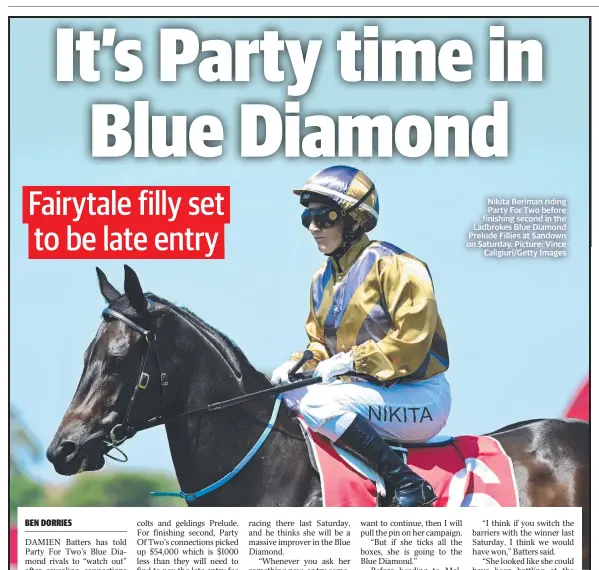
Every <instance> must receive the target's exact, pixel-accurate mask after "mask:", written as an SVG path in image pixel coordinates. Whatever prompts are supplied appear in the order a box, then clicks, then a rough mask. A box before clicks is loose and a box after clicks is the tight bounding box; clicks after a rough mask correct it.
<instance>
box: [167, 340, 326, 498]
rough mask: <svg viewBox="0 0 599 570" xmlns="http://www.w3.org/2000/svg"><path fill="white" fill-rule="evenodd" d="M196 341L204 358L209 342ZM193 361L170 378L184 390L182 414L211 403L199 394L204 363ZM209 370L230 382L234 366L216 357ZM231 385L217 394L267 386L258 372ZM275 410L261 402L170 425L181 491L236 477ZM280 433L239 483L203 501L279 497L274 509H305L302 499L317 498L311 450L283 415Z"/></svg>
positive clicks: (273, 435)
mask: <svg viewBox="0 0 599 570" xmlns="http://www.w3.org/2000/svg"><path fill="white" fill-rule="evenodd" d="M195 342H197V343H198V346H197V350H198V352H197V354H205V352H206V347H205V346H202V344H203V343H205V339H201V338H200V336H199V335H198V338H197V339H195ZM202 348H203V349H204V350H203V351H202ZM191 360H192V359H181V362H180V365H179V369H178V370H175V371H173V372H174V373H173V372H171V374H170V375H169V376H170V378H171V380H170V384H171V385H173V386H177V387H178V388H179V393H178V394H177V405H176V407H177V408H178V412H177V413H181V412H184V411H189V410H193V409H197V408H200V407H203V406H205V405H206V404H207V403H208V402H205V401H199V397H198V391H197V390H194V386H197V385H198V384H197V383H199V382H202V381H204V382H205V381H206V379H205V378H202V374H203V371H202V369H201V368H200V366H199V364H198V363H192V362H190V361H191ZM210 368H211V371H212V373H213V374H215V375H218V376H221V374H222V376H221V378H224V379H227V378H231V364H230V363H227V362H225V361H224V360H223V361H219V359H218V358H215V359H214V363H213V364H212V365H211V367H210ZM223 382H225V380H223ZM227 383H228V384H229V385H228V386H224V385H221V386H219V390H218V391H219V392H220V393H221V394H223V395H224V397H225V398H232V397H235V396H239V395H242V393H248V392H254V391H257V390H259V389H263V388H266V387H267V386H264V380H263V377H262V376H261V375H259V373H257V372H256V371H254V370H245V371H242V377H241V378H231V380H230V382H229V381H227ZM219 399H220V398H219ZM273 405H274V401H273V400H272V399H271V398H260V400H257V401H252V402H249V403H246V404H244V405H243V408H242V407H238V406H236V407H233V408H229V409H226V410H223V411H219V412H214V413H210V414H207V415H205V416H203V417H202V416H200V415H197V416H191V417H189V418H188V419H186V420H181V421H178V422H174V423H172V424H169V425H168V427H167V436H168V440H169V446H170V449H171V456H172V458H173V464H174V467H175V471H176V474H177V479H178V480H179V484H180V486H181V489H182V490H183V491H184V492H186V493H193V492H196V491H198V490H200V489H203V488H205V487H207V486H209V485H211V484H212V483H214V482H215V481H218V480H219V479H221V478H222V477H223V476H225V475H227V474H228V473H229V472H231V471H232V470H233V469H234V468H235V466H236V465H237V464H238V463H239V462H240V461H241V459H242V458H243V457H244V456H245V455H246V454H247V453H248V451H249V450H250V449H251V447H252V446H253V445H254V443H255V442H256V441H257V440H258V438H259V437H260V435H261V434H262V433H263V432H264V430H265V428H266V425H267V423H268V421H269V419H270V416H271V413H272V410H273ZM277 428H279V429H281V431H276V432H273V433H271V435H270V436H269V438H268V439H267V441H266V442H265V444H264V445H263V446H262V448H261V449H260V450H259V451H258V453H257V454H256V456H255V457H254V458H253V459H252V461H250V463H249V464H248V465H247V466H246V467H245V468H244V469H243V472H242V473H241V474H240V475H238V476H237V477H236V479H235V480H232V481H231V482H230V483H227V484H225V486H224V487H223V488H222V489H220V490H219V491H215V492H214V493H211V494H209V495H207V496H205V497H204V498H203V499H201V500H200V501H199V502H200V503H201V504H204V505H211V504H212V505H219V506H228V505H230V506H244V505H246V506H252V505H268V504H271V503H272V500H273V497H276V499H275V504H290V505H295V504H305V502H306V500H305V499H304V498H302V496H301V494H302V493H304V494H305V495H306V496H309V495H310V494H312V495H313V494H314V490H313V489H311V488H310V487H314V474H313V473H312V471H311V467H310V461H309V457H308V453H307V449H306V445H305V443H304V441H303V440H301V438H300V437H299V436H300V432H299V429H298V426H297V425H296V424H294V423H293V422H291V420H289V418H288V417H287V415H286V413H285V412H284V411H281V412H280V413H279V416H278V422H277ZM277 475H282V476H281V477H277ZM273 477H274V479H272V480H269V479H271V478H273ZM248 478H250V479H249V481H248ZM308 479H310V481H309V482H308ZM243 481H246V482H248V483H249V485H245V486H244V487H245V488H243V489H242V488H240V486H239V484H238V483H239V482H241V483H242V482H243Z"/></svg>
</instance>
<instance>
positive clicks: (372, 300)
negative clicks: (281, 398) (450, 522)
mask: <svg viewBox="0 0 599 570" xmlns="http://www.w3.org/2000/svg"><path fill="white" fill-rule="evenodd" d="M294 193H295V194H297V195H299V196H300V202H301V204H302V205H303V206H304V207H305V210H304V211H303V213H302V224H303V225H304V227H305V228H306V229H308V230H309V231H310V233H311V234H312V237H313V238H314V239H315V241H316V244H317V247H318V249H319V251H321V252H322V253H323V254H324V255H325V256H327V257H328V259H327V260H326V262H325V263H324V265H323V266H322V267H321V268H320V270H319V271H317V272H316V274H315V275H314V277H313V279H312V286H311V295H310V312H309V315H308V319H307V323H306V332H307V334H308V339H309V344H308V349H309V350H311V351H312V352H313V354H314V360H313V361H311V362H308V363H306V364H305V365H304V367H303V368H304V370H312V369H314V374H315V375H316V376H321V377H322V383H319V384H315V385H312V386H307V387H304V388H298V389H297V390H293V391H290V392H287V393H286V394H285V401H286V403H287V405H288V406H289V407H291V408H292V409H296V410H297V409H299V413H300V414H301V415H302V416H303V418H304V420H305V421H306V423H307V424H308V425H309V426H310V428H311V429H313V430H314V431H317V432H319V433H321V434H323V435H325V436H326V437H328V438H329V439H331V440H332V441H333V442H335V443H336V445H339V446H341V447H343V448H345V449H348V450H350V451H352V452H353V453H355V454H356V455H358V456H359V457H360V458H362V459H363V460H364V461H365V462H366V463H367V464H368V465H369V466H370V467H372V468H373V469H374V470H375V471H376V472H377V473H379V474H380V475H381V476H382V477H383V478H384V479H385V481H386V482H387V484H389V485H390V486H391V487H392V488H393V489H394V497H393V500H392V503H391V504H392V506H400V507H417V506H429V505H431V504H432V503H434V501H435V500H436V499H437V497H436V496H435V492H434V491H433V489H432V487H431V486H430V484H429V483H428V482H426V481H425V480H423V479H422V478H421V477H420V476H419V475H417V474H416V473H414V472H413V471H412V470H411V469H410V468H409V467H408V466H407V465H406V464H405V462H404V460H403V458H402V457H401V456H400V455H399V454H396V453H395V452H394V451H393V450H392V449H391V448H390V447H389V445H388V444H387V442H386V441H385V440H384V439H383V438H387V439H394V440H399V441H401V442H405V443H410V442H414V443H416V442H423V441H425V440H427V439H429V438H431V437H433V436H435V435H436V434H438V433H439V432H440V431H441V429H443V427H444V426H445V423H446V421H447V417H448V415H449V411H450V408H451V392H450V388H449V384H448V382H447V380H446V379H445V375H444V372H445V370H447V368H448V366H449V355H448V349H447V340H446V336H445V330H444V328H443V324H442V322H441V318H440V317H439V314H438V312H437V303H436V300H435V294H434V290H433V283H432V280H431V276H430V273H429V271H428V267H427V265H426V264H425V263H424V262H422V261H420V260H419V259H417V258H415V257H414V256H412V255H410V254H409V253H406V252H405V251H403V250H401V249H400V248H398V247H396V246H394V245H392V244H390V243H387V242H382V241H370V240H369V239H368V237H367V236H366V233H367V232H369V231H371V230H372V229H373V228H374V227H375V226H376V224H377V221H378V215H379V201H378V196H377V191H376V189H375V186H374V184H373V182H372V181H371V180H370V179H369V178H368V177H367V176H366V175H365V174H364V173H363V172H362V171H360V170H358V169H356V168H352V167H349V166H332V167H329V168H325V169H324V170H321V171H319V172H317V173H316V174H314V175H313V176H312V177H311V178H310V179H309V180H308V181H307V182H306V184H305V185H304V187H303V188H302V189H300V190H294ZM301 356H302V353H301V352H298V353H294V354H293V355H292V356H291V359H290V360H288V361H287V362H285V363H284V364H283V365H281V366H279V367H278V368H276V369H275V370H274V371H273V374H272V378H271V382H272V384H273V385H278V384H281V383H287V382H289V372H290V370H291V369H292V368H293V366H294V365H295V364H296V363H297V361H298V360H299V359H300V358H301Z"/></svg>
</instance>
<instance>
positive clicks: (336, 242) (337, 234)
mask: <svg viewBox="0 0 599 570" xmlns="http://www.w3.org/2000/svg"><path fill="white" fill-rule="evenodd" d="M326 205H327V204H324V203H322V202H310V203H309V204H308V208H322V207H323V206H326ZM308 230H310V233H311V234H312V237H313V238H314V239H315V240H316V244H317V246H318V251H320V252H321V253H324V254H328V253H332V252H333V251H335V250H336V249H337V248H338V247H340V246H341V244H342V243H343V219H342V218H339V220H337V222H335V224H334V225H333V226H332V227H330V228H320V227H318V226H317V225H316V224H315V223H314V221H312V223H311V224H310V226H309V227H308Z"/></svg>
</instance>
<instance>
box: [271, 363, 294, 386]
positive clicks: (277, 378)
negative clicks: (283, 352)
mask: <svg viewBox="0 0 599 570" xmlns="http://www.w3.org/2000/svg"><path fill="white" fill-rule="evenodd" d="M296 364H297V360H288V361H287V362H284V363H283V364H281V366H279V367H278V368H275V369H274V370H273V371H272V376H271V378H270V383H271V384H272V385H273V386H279V385H280V384H290V383H291V380H290V379H289V372H290V371H291V369H292V368H293V367H294V366H295V365H296Z"/></svg>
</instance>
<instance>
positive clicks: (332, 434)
mask: <svg viewBox="0 0 599 570" xmlns="http://www.w3.org/2000/svg"><path fill="white" fill-rule="evenodd" d="M283 399H284V402H285V403H286V404H287V406H288V407H290V408H292V409H294V410H297V411H299V413H300V414H301V415H302V416H303V418H304V419H305V420H306V423H307V424H308V425H309V426H310V428H312V429H313V430H314V431H317V432H319V433H321V434H322V435H324V436H326V437H328V438H329V439H331V440H332V441H336V440H337V439H338V438H339V437H340V436H341V435H342V434H343V432H344V431H345V430H346V429H347V428H348V427H349V425H350V424H351V423H352V422H353V421H354V418H355V417H356V415H360V416H362V417H364V418H365V419H367V420H369V422H370V423H371V425H372V426H373V427H374V428H375V430H376V431H377V432H378V433H379V434H380V435H381V436H383V437H386V438H388V439H397V440H399V441H401V442H405V443H419V442H423V441H426V440H427V439H430V438H431V437H433V436H435V435H437V434H438V433H439V432H440V431H441V430H442V429H443V427H445V424H446V422H447V418H448V416H449V411H450V409H451V390H450V388H449V382H447V380H446V378H445V375H444V374H439V375H437V376H434V377H433V378H430V379H428V380H421V381H418V382H411V383H406V384H401V383H398V384H394V385H393V386H389V387H384V386H378V385H376V384H373V383H371V382H364V381H360V382H343V381H342V380H336V381H335V382H332V383H330V384H314V385H312V386H305V387H303V388H298V389H297V390H292V391H290V392H286V393H285V394H283Z"/></svg>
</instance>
